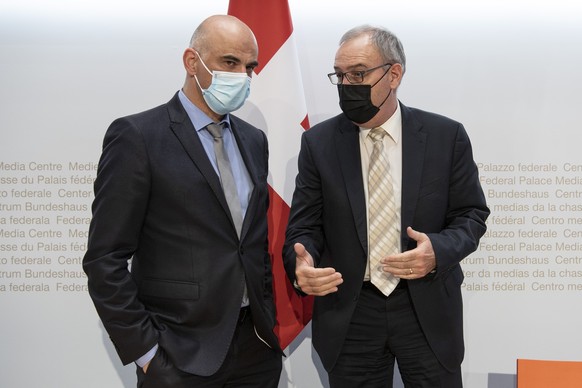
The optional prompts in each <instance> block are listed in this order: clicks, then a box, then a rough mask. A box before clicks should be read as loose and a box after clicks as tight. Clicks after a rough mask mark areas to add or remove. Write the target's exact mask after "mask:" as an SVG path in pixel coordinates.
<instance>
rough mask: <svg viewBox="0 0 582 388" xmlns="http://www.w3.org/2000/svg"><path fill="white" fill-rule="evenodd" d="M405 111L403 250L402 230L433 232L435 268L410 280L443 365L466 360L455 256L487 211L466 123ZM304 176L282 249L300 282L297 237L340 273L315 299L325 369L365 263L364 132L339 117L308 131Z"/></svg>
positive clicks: (479, 230) (469, 247)
mask: <svg viewBox="0 0 582 388" xmlns="http://www.w3.org/2000/svg"><path fill="white" fill-rule="evenodd" d="M401 111H402V155H403V156H402V214H401V218H402V235H401V240H402V247H403V250H409V249H413V248H414V247H415V246H416V242H415V241H414V240H411V239H410V238H409V237H408V236H407V234H406V227H407V226H412V227H413V228H414V229H415V230H418V231H420V232H424V233H427V234H428V236H429V237H430V240H431V242H432V246H433V248H434V251H435V254H436V258H437V271H436V273H435V274H429V275H428V276H426V277H424V278H422V279H419V280H414V281H409V282H408V283H409V291H410V295H411V297H412V302H413V305H414V308H415V310H416V313H417V315H418V319H419V321H420V324H421V326H422V329H423V331H424V333H425V335H426V338H427V339H428V342H429V344H430V346H431V348H432V349H433V350H434V352H435V353H436V356H437V357H438V359H439V361H440V362H441V363H442V364H443V366H445V367H446V368H449V369H453V368H456V367H458V366H459V365H460V363H461V361H462V359H463V354H464V345H463V313H462V300H461V289H460V286H461V283H462V281H463V273H462V271H461V267H460V266H459V262H460V261H461V260H462V259H463V258H464V257H466V256H467V255H468V254H470V253H471V252H473V251H474V250H475V249H476V248H477V245H478V241H479V238H480V237H481V236H482V235H483V234H484V233H485V230H486V226H485V220H486V218H487V216H488V214H489V209H488V208H487V206H486V203H485V198H484V195H483V191H482V189H481V185H480V183H479V177H478V171H477V167H476V165H475V163H474V161H473V156H472V150H471V144H470V142H469V138H468V136H467V133H466V132H465V129H464V128H463V126H462V125H461V124H460V123H458V122H455V121H453V120H450V119H448V118H446V117H443V116H439V115H436V114H432V113H428V112H423V111H420V110H418V109H412V108H407V107H405V106H404V105H402V104H401ZM298 163H299V174H298V175H297V179H296V189H295V193H294V195H293V202H292V206H291V214H290V217H289V225H288V228H287V235H286V243H285V247H284V260H285V268H286V271H287V274H288V276H289V277H290V278H291V280H294V279H295V253H294V252H293V244H294V243H295V242H301V243H303V244H304V245H305V247H306V248H307V250H308V251H309V252H310V253H311V255H312V256H313V258H314V260H315V263H316V266H317V267H334V268H335V269H336V270H337V271H339V272H340V273H341V274H342V275H343V279H344V283H343V284H342V285H340V286H339V291H338V292H337V293H333V294H330V295H327V296H325V297H318V298H315V305H314V313H313V325H312V329H313V345H314V347H315V348H316V350H317V352H318V354H319V356H320V358H321V360H322V362H323V365H324V366H325V368H326V369H327V370H328V371H329V370H331V368H332V367H333V366H334V364H335V362H336V360H337V357H338V355H339V353H340V350H341V346H342V344H343V342H344V339H345V336H346V332H347V329H348V325H349V322H350V319H351V316H352V313H353V311H354V307H355V305H356V303H357V300H358V296H359V293H360V290H361V288H362V280H363V278H364V272H365V269H366V262H367V252H368V237H367V228H366V217H367V215H366V200H365V194H364V187H363V178H362V169H361V157H360V142H359V129H358V127H357V126H356V125H354V124H353V123H351V122H350V121H349V120H348V119H347V118H346V117H345V116H344V115H343V114H340V115H339V116H336V117H333V118H331V119H329V120H327V121H324V122H322V123H320V124H318V125H316V126H314V127H313V128H311V129H310V130H309V131H307V132H305V133H304V134H303V137H302V142H301V151H300V154H299V162H298Z"/></svg>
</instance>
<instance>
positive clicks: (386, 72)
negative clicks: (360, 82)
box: [370, 65, 392, 109]
mask: <svg viewBox="0 0 582 388" xmlns="http://www.w3.org/2000/svg"><path fill="white" fill-rule="evenodd" d="M391 67H392V65H390V66H388V68H387V69H386V71H385V72H384V74H382V77H380V78H378V81H376V82H374V85H372V86H370V89H372V88H373V87H374V86H376V84H377V83H378V82H380V81H381V80H382V78H384V76H385V75H386V74H388V71H389V70H390V68H391ZM391 94H392V88H390V91H389V92H388V95H387V96H386V98H385V99H384V101H382V103H381V104H380V105H378V106H377V108H378V109H380V107H381V106H382V105H384V103H385V102H386V100H388V97H390V95H391Z"/></svg>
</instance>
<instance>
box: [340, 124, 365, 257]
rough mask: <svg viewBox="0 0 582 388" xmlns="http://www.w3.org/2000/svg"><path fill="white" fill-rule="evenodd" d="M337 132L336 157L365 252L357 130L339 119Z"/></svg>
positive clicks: (361, 181)
mask: <svg viewBox="0 0 582 388" xmlns="http://www.w3.org/2000/svg"><path fill="white" fill-rule="evenodd" d="M339 132H340V133H339V136H335V142H336V143H335V145H336V150H337V156H338V160H339V164H340V168H341V170H342V175H343V177H344V182H345V185H346V192H347V195H348V199H349V201H350V205H351V208H352V214H353V216H354V223H355V225H356V229H357V231H358V238H359V239H360V243H361V244H362V249H364V251H365V252H367V251H368V237H367V220H366V198H365V193H364V185H363V182H364V180H363V178H362V158H361V155H360V139H359V128H358V127H357V126H356V125H355V124H353V123H352V122H350V121H348V120H347V119H344V118H342V119H340V124H339Z"/></svg>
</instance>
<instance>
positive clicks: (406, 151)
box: [400, 104, 426, 250]
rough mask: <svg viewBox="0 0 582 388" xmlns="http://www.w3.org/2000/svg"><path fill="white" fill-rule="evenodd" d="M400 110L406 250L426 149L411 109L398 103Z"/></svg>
mask: <svg viewBox="0 0 582 388" xmlns="http://www.w3.org/2000/svg"><path fill="white" fill-rule="evenodd" d="M400 109H401V111H402V200H401V201H402V202H401V207H402V210H401V225H402V234H401V237H402V248H403V249H404V250H406V247H407V246H408V240H409V237H408V235H407V234H406V227H407V226H409V225H412V221H413V219H414V213H415V211H416V204H417V202H418V193H419V190H420V184H421V180H422V171H423V169H422V166H423V165H424V154H425V149H426V133H424V132H421V129H422V123H420V122H419V121H418V120H417V119H416V117H415V116H414V114H413V113H412V111H411V110H410V109H409V108H407V107H406V106H404V105H402V104H400Z"/></svg>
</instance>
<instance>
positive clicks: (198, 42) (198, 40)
mask: <svg viewBox="0 0 582 388" xmlns="http://www.w3.org/2000/svg"><path fill="white" fill-rule="evenodd" d="M203 25H204V23H202V24H200V25H199V26H198V28H196V30H194V33H193V34H192V38H190V48H193V49H195V50H197V51H200V50H202V49H203V48H206V40H207V36H208V28H206V27H204V26H203Z"/></svg>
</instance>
